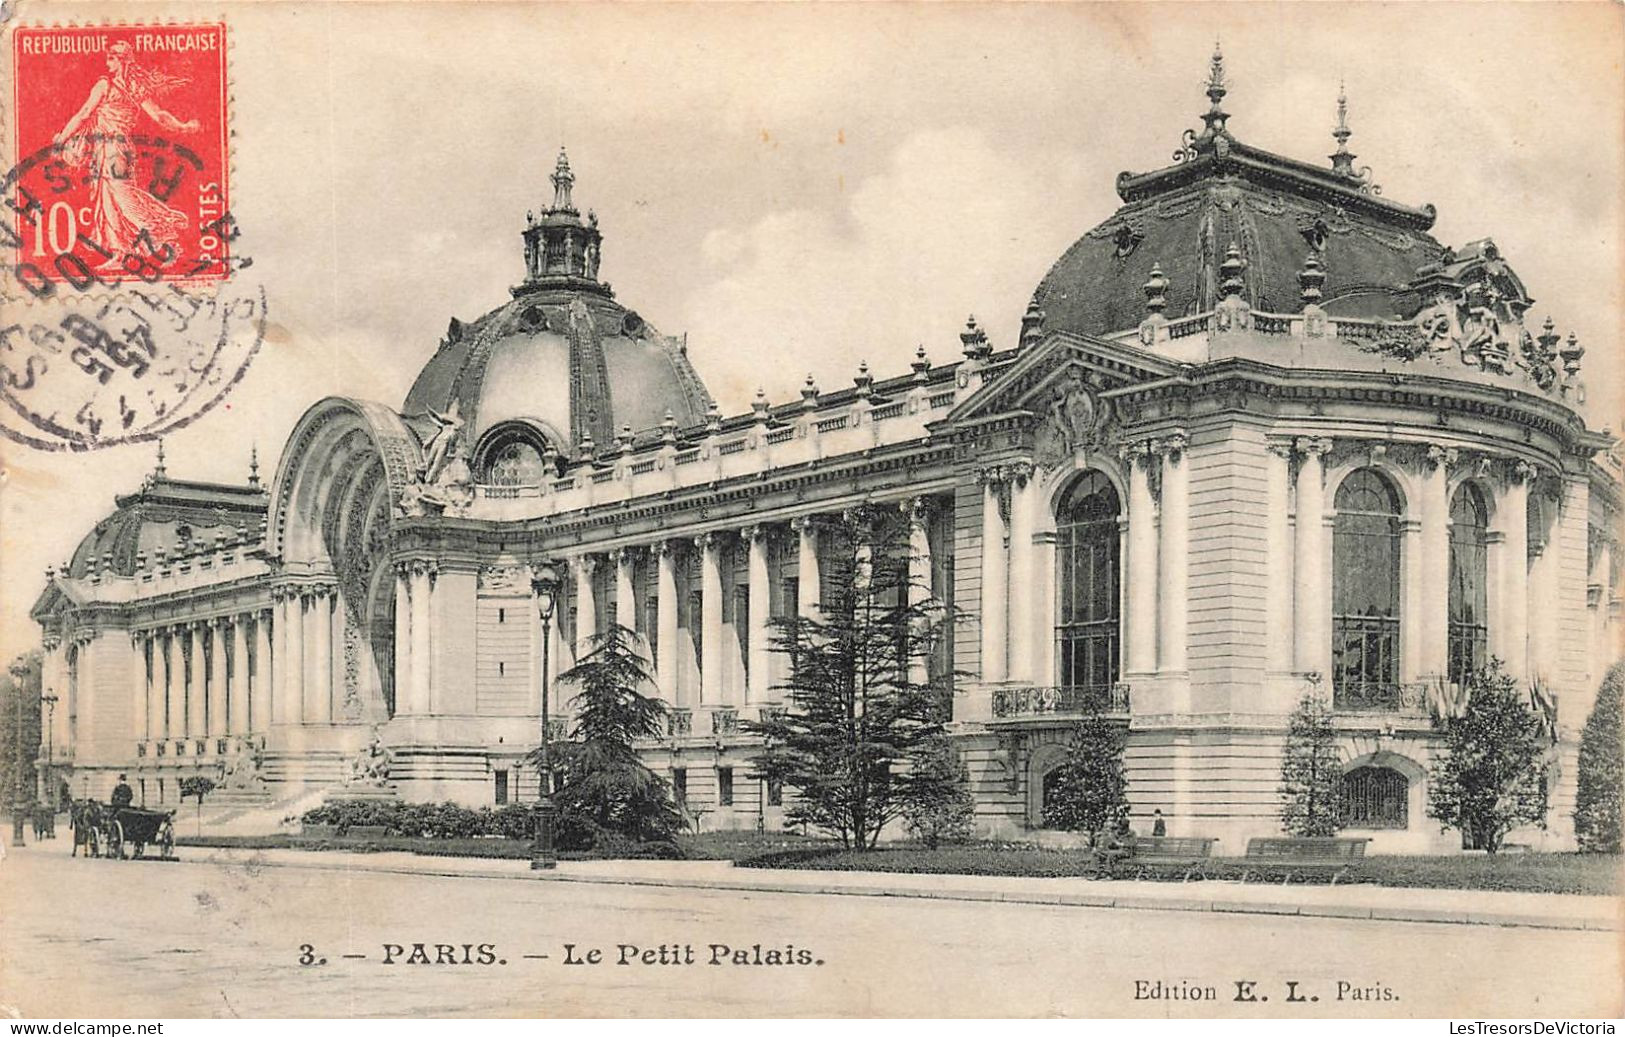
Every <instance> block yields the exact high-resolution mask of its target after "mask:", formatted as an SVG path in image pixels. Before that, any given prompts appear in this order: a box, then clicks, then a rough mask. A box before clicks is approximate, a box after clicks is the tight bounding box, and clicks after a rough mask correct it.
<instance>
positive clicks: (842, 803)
mask: <svg viewBox="0 0 1625 1037" xmlns="http://www.w3.org/2000/svg"><path fill="white" fill-rule="evenodd" d="M908 562H909V539H908V529H907V526H906V524H905V523H904V521H903V517H902V516H901V515H900V514H898V512H896V511H895V510H893V509H883V508H879V507H874V506H865V507H861V508H855V509H852V510H851V511H849V512H848V513H847V514H845V515H844V516H843V517H842V519H841V520H840V521H839V522H838V523H832V524H831V525H830V526H829V527H826V535H825V550H824V551H823V552H821V563H822V565H823V567H824V571H823V576H824V593H823V595H822V597H823V600H822V601H820V602H819V603H818V607H817V614H816V615H814V616H784V617H777V618H775V619H774V620H773V621H772V635H771V636H772V642H773V644H772V649H773V651H774V652H775V653H777V654H779V655H782V656H784V657H785V658H786V659H787V660H788V664H789V665H788V667H787V669H788V674H789V676H788V677H787V678H786V679H785V680H784V681H783V682H782V683H781V684H780V685H779V688H780V689H781V690H782V691H783V692H784V693H785V697H786V708H785V710H784V711H783V712H782V713H780V714H774V715H770V716H768V717H765V718H763V719H762V720H760V721H748V722H747V723H746V724H745V725H744V726H745V727H746V729H747V730H750V731H753V732H756V733H759V734H761V735H762V736H764V740H765V746H764V748H763V751H762V753H761V754H760V755H759V756H758V757H757V758H756V760H755V764H756V770H755V772H754V774H753V776H754V777H757V778H763V779H766V780H767V781H769V782H779V783H781V784H782V785H783V786H785V787H788V788H789V789H791V790H793V792H794V795H793V796H791V797H787V799H786V807H785V825H786V827H793V826H797V825H800V826H803V827H805V826H809V825H810V826H811V827H813V828H817V829H819V830H821V831H824V832H828V833H830V834H832V835H834V836H836V837H837V838H839V839H840V840H841V844H842V845H843V846H846V847H848V848H850V849H856V850H866V849H870V848H872V847H873V846H874V845H875V842H876V840H878V839H879V837H880V833H881V831H882V829H884V828H885V827H886V826H887V825H888V824H890V823H891V822H893V821H896V820H898V819H899V818H900V817H902V815H903V811H904V809H905V808H906V807H908V806H909V805H910V804H911V803H915V802H920V801H923V799H924V798H926V797H928V795H929V794H930V793H929V792H928V787H929V786H930V785H931V784H932V783H933V782H936V781H939V780H940V778H941V774H940V772H939V771H934V770H931V769H928V768H924V767H921V766H918V765H917V764H918V763H919V762H920V759H921V754H922V753H924V752H926V747H927V746H928V745H930V744H931V740H932V739H933V738H934V737H936V736H938V735H939V734H940V733H941V731H942V723H943V721H944V720H946V719H947V716H948V702H949V701H950V684H949V681H950V680H951V675H950V674H946V673H936V674H931V671H930V667H929V666H928V665H927V664H928V662H929V659H930V657H931V654H932V650H933V648H934V646H935V643H936V638H937V636H939V632H940V631H941V629H942V628H943V627H944V626H946V624H947V623H948V622H949V619H948V617H945V616H944V613H943V610H942V606H941V604H940V603H939V602H937V601H935V600H933V599H931V598H930V597H929V596H928V595H925V594H921V593H918V589H916V593H915V594H910V593H909V591H910V585H909V576H908V572H909V565H908ZM911 598H913V599H915V600H912V601H911V600H910V599H911Z"/></svg>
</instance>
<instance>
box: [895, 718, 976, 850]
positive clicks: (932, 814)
mask: <svg viewBox="0 0 1625 1037" xmlns="http://www.w3.org/2000/svg"><path fill="white" fill-rule="evenodd" d="M914 766H915V768H916V773H917V776H918V779H919V780H918V781H917V783H916V785H915V789H914V796H913V797H912V798H911V799H910V800H909V802H908V803H907V804H906V805H905V806H904V807H903V826H904V827H905V828H906V829H908V833H909V834H910V835H912V836H914V838H916V839H918V840H920V841H921V842H923V843H925V845H926V846H928V847H930V848H931V849H933V850H934V849H936V848H937V846H938V844H940V843H945V842H950V843H955V842H964V841H966V840H968V839H969V838H970V837H971V833H972V832H973V831H974V830H975V824H976V804H975V801H974V800H972V799H971V794H970V774H969V773H968V772H967V771H966V770H965V764H964V762H963V761H961V760H960V759H959V754H958V753H956V752H954V747H953V742H952V740H951V739H949V737H948V736H947V735H946V734H941V735H935V736H933V737H932V738H930V739H928V740H927V741H926V742H924V743H922V744H921V746H920V749H919V751H918V752H917V753H916V754H915V761H914Z"/></svg>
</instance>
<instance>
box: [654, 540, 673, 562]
mask: <svg viewBox="0 0 1625 1037" xmlns="http://www.w3.org/2000/svg"><path fill="white" fill-rule="evenodd" d="M649 553H650V554H651V555H653V556H655V557H656V558H670V557H672V556H673V555H674V554H676V553H677V542H676V541H675V540H656V541H655V542H654V543H652V544H650V545H649Z"/></svg>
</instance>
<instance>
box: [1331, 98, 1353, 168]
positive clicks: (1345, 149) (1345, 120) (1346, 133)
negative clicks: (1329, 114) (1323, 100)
mask: <svg viewBox="0 0 1625 1037" xmlns="http://www.w3.org/2000/svg"><path fill="white" fill-rule="evenodd" d="M1353 132H1354V131H1352V130H1350V129H1349V98H1348V91H1347V90H1346V89H1344V86H1343V81H1342V80H1341V79H1339V80H1338V81H1337V126H1336V127H1335V128H1334V129H1333V130H1332V137H1333V138H1334V139H1336V141H1337V150H1336V151H1334V152H1332V154H1331V156H1330V157H1331V160H1332V170H1333V171H1334V172H1337V173H1342V174H1343V175H1344V176H1351V177H1357V176H1359V174H1358V173H1356V172H1355V171H1354V152H1352V151H1350V150H1349V137H1350V136H1352V135H1353Z"/></svg>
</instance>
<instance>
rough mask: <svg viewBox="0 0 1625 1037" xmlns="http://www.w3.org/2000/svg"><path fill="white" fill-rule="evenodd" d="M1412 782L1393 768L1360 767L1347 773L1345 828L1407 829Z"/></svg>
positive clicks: (1344, 806) (1344, 812) (1344, 808)
mask: <svg viewBox="0 0 1625 1037" xmlns="http://www.w3.org/2000/svg"><path fill="white" fill-rule="evenodd" d="M1410 791H1411V783H1410V782H1409V781H1407V780H1406V778H1405V775H1403V774H1401V773H1399V772H1398V771H1396V770H1394V769H1393V768H1391V767H1356V768H1355V769H1354V770H1351V771H1349V772H1348V773H1347V774H1345V775H1343V788H1342V792H1343V796H1342V800H1343V801H1342V815H1343V817H1342V820H1343V827H1344V828H1405V827H1407V826H1408V825H1409V823H1410V817H1409V814H1410V810H1409V807H1410V804H1409V800H1410Z"/></svg>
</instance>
